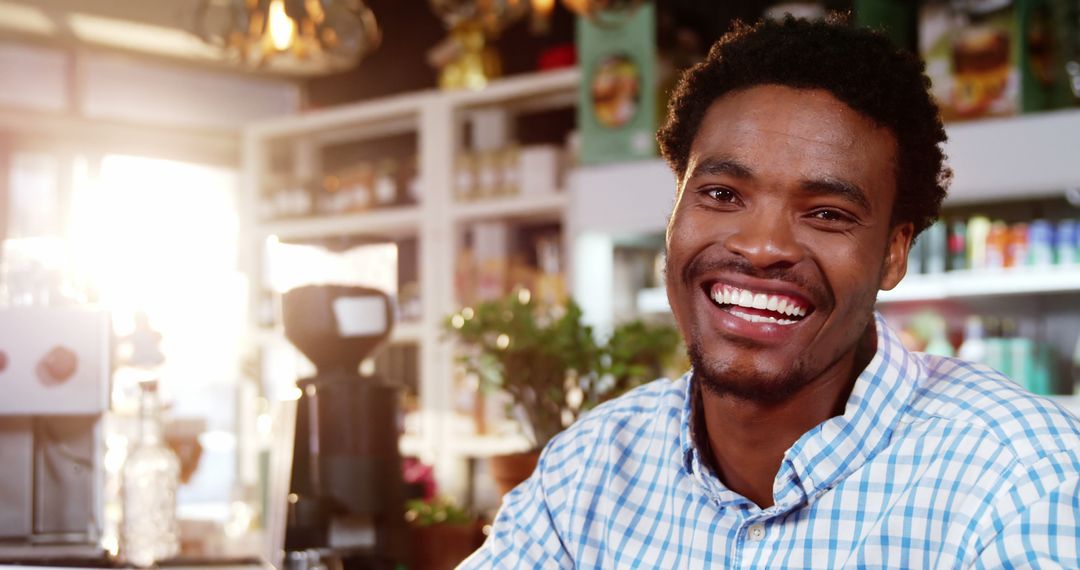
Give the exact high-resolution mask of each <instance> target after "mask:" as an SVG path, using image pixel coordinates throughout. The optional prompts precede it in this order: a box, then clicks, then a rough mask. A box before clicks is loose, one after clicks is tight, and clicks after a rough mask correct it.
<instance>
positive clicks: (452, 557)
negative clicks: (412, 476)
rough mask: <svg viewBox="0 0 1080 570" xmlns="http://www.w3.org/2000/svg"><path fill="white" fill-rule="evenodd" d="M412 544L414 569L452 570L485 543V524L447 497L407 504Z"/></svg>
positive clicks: (406, 518)
mask: <svg viewBox="0 0 1080 570" xmlns="http://www.w3.org/2000/svg"><path fill="white" fill-rule="evenodd" d="M405 508H406V511H405V520H406V521H407V522H408V523H409V535H410V543H411V544H412V548H411V552H412V567H414V568H425V569H427V570H450V569H452V568H455V567H456V566H457V565H458V564H460V563H461V561H462V560H465V558H467V557H468V556H469V555H470V554H472V553H473V551H474V550H476V549H477V548H479V547H480V545H481V544H482V543H483V542H484V533H483V525H482V524H481V523H480V521H479V520H478V519H477V518H476V517H475V516H473V515H471V514H469V513H468V512H467V511H466V510H465V509H462V508H461V507H459V506H457V505H456V504H455V503H454V502H453V501H451V500H450V499H448V498H446V497H441V496H436V497H433V498H431V499H428V500H425V499H413V500H410V501H408V502H407V503H406V504H405Z"/></svg>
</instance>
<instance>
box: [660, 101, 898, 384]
mask: <svg viewBox="0 0 1080 570" xmlns="http://www.w3.org/2000/svg"><path fill="white" fill-rule="evenodd" d="M896 152H897V151H896V141H895V137H893V135H892V133H891V132H889V131H888V130H887V129H885V128H881V127H878V126H876V125H875V124H874V123H873V122H872V121H870V120H869V119H867V118H866V117H864V116H862V115H860V114H859V113H857V112H856V111H854V110H853V109H851V108H850V107H848V106H847V105H845V104H844V103H842V102H840V101H839V100H837V99H836V98H835V97H833V96H832V95H831V94H829V93H828V92H826V91H821V90H796V89H792V88H789V87H782V86H776V85H763V86H758V87H753V88H749V89H746V90H742V91H738V92H734V93H729V94H727V95H725V96H723V97H721V98H720V99H718V100H716V101H715V102H714V103H713V104H712V105H711V106H710V107H709V109H708V111H707V112H706V114H705V117H704V118H703V119H702V122H701V125H700V128H699V129H698V132H697V136H696V137H695V138H694V141H693V143H692V145H691V148H690V154H689V160H688V163H687V168H686V172H685V173H684V174H683V176H682V179H681V180H680V187H679V197H678V200H677V202H676V204H675V209H674V211H673V212H672V217H671V220H670V222H669V225H668V232H667V292H668V298H669V300H670V302H671V307H672V311H673V312H674V314H675V318H676V320H677V321H678V323H679V327H680V328H681V329H682V332H683V336H684V338H686V341H687V344H688V346H689V349H690V356H691V361H692V363H693V365H694V369H695V374H696V375H697V376H698V377H700V378H702V380H703V381H704V386H705V387H706V388H707V389H709V390H711V391H712V392H714V393H718V394H732V395H735V396H738V397H742V398H746V399H750V400H754V401H763V402H775V401H780V400H783V399H785V398H786V397H788V396H790V395H791V394H792V393H794V392H795V391H796V390H798V389H799V388H801V387H803V386H806V385H807V384H809V383H811V382H813V381H814V380H815V379H818V378H823V377H827V376H829V375H845V376H846V375H850V374H851V373H852V369H851V366H852V365H853V362H854V354H855V349H856V346H857V344H858V342H859V340H860V339H861V338H862V337H863V335H864V334H865V333H866V332H867V328H868V326H869V325H870V324H871V318H872V314H873V305H874V301H875V298H876V295H877V291H878V289H879V288H881V289H891V288H892V287H894V286H895V285H896V284H897V283H898V282H899V281H900V279H901V278H902V277H903V275H904V270H905V267H906V264H907V250H908V245H909V244H910V241H911V224H900V225H897V226H896V227H892V226H891V224H890V215H891V211H892V205H893V199H894V197H895V195H896Z"/></svg>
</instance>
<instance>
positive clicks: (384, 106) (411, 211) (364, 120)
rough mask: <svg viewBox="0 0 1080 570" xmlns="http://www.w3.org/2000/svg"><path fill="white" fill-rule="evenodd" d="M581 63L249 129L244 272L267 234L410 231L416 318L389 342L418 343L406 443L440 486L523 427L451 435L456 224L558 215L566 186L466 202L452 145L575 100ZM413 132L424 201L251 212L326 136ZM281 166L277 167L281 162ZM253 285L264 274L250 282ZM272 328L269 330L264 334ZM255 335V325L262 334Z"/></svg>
mask: <svg viewBox="0 0 1080 570" xmlns="http://www.w3.org/2000/svg"><path fill="white" fill-rule="evenodd" d="M578 81H579V73H578V71H577V70H576V69H567V70H560V71H551V72H543V73H536V74H531V75H526V76H520V77H514V78H509V79H505V80H500V81H496V82H494V83H492V84H490V85H489V86H488V87H487V88H485V89H483V90H482V91H475V92H473V91H462V92H449V93H447V92H439V91H427V92H421V93H412V94H407V95H402V96H396V97H390V98H386V99H381V100H375V101H370V102H364V103H359V104H354V105H346V106H341V107H336V108H333V109H328V110H319V111H313V112H309V113H304V114H300V115H297V116H292V117H285V118H281V119H276V120H272V121H266V122H262V123H259V124H256V125H253V126H251V127H250V128H248V129H247V130H246V132H245V135H244V174H245V176H244V179H245V191H244V196H245V200H246V204H244V208H243V211H244V212H248V213H249V214H248V216H247V218H246V219H245V220H244V221H243V224H244V225H243V230H242V231H243V235H244V236H245V238H246V240H247V252H248V256H247V259H246V267H245V269H246V270H247V273H248V275H259V274H260V273H259V268H258V263H257V260H258V259H260V255H261V253H260V252H261V248H262V244H263V243H264V240H265V239H266V238H268V237H270V236H276V237H277V238H279V239H281V240H297V239H318V238H333V237H337V236H377V237H385V238H399V237H406V236H415V237H416V238H417V243H418V248H419V259H418V270H419V284H420V305H421V319H420V321H418V322H408V323H403V324H400V325H399V326H398V327H397V328H396V329H395V330H394V332H393V333H392V341H394V342H415V343H417V344H418V346H419V353H420V371H421V373H420V376H421V379H420V394H419V396H420V404H421V409H422V412H421V417H420V430H419V431H420V434H419V436H409V437H406V438H403V440H402V448H403V450H405V451H407V452H409V453H415V454H419V455H420V456H421V457H422V458H423V459H425V460H426V461H429V462H433V463H434V464H435V465H436V473H437V474H438V475H439V478H440V481H439V482H440V485H441V486H442V488H443V489H444V490H446V491H449V492H451V493H455V494H459V495H460V494H461V490H462V486H463V485H464V484H465V481H464V480H463V479H464V478H463V476H462V472H461V468H462V463H463V462H461V461H459V458H460V457H461V456H486V455H491V454H493V453H499V452H509V451H520V450H522V449H524V448H525V447H527V443H526V442H525V441H524V440H523V439H522V438H520V437H497V436H483V437H455V430H454V429H453V428H454V426H455V425H456V423H457V422H455V421H454V418H453V417H452V415H453V414H452V405H451V402H452V399H453V392H452V379H453V354H452V349H451V347H450V346H449V345H448V343H447V342H446V341H445V340H444V339H443V336H442V332H441V325H442V320H443V319H444V318H445V316H446V315H449V314H451V313H452V312H454V311H456V310H458V309H459V308H460V307H458V306H457V302H456V300H455V299H454V270H455V267H454V260H455V259H456V257H457V253H458V251H457V250H458V244H459V243H460V241H461V240H460V239H459V238H460V232H461V231H462V230H463V227H465V225H466V224H468V223H470V222H473V221H477V220H504V219H508V220H515V221H518V220H557V221H562V220H563V218H564V216H565V213H566V210H567V208H568V205H569V199H568V197H567V195H566V194H565V193H563V192H558V193H554V194H550V195H527V196H525V195H521V196H515V197H507V198H502V199H491V200H489V201H477V202H466V203H459V202H455V201H454V199H453V180H454V164H455V156H456V155H457V153H458V152H459V150H461V149H460V147H461V141H462V140H463V139H464V137H463V136H462V132H463V129H464V128H465V126H466V125H467V124H469V123H471V122H474V121H476V120H479V119H478V117H479V116H480V115H484V118H485V119H486V120H490V119H491V116H492V113H496V114H501V115H502V116H501V117H496V119H499V120H501V121H503V122H504V123H505V122H507V121H508V118H509V117H512V116H514V115H516V114H519V113H527V112H535V111H542V110H545V109H554V108H565V107H571V106H573V104H574V102H575V101H576V98H577V89H578ZM403 134H415V136H416V140H417V155H418V157H419V158H418V169H419V172H420V187H421V191H420V193H419V194H420V202H419V203H418V204H416V205H415V206H403V207H395V208H388V209H380V210H371V211H367V212H362V213H355V214H344V215H334V216H312V217H305V218H301V219H288V220H274V221H261V220H259V219H257V218H256V217H255V214H254V212H256V211H257V210H258V209H257V208H256V207H255V205H256V202H257V200H258V197H259V196H260V193H261V192H263V191H265V189H266V187H267V186H270V185H272V184H275V183H276V184H280V183H281V181H282V180H287V179H290V178H291V179H296V180H315V179H317V176H319V175H320V174H321V168H320V165H319V156H320V151H321V150H322V149H323V148H325V147H327V146H330V145H338V144H342V143H352V142H361V141H370V140H375V139H380V138H383V137H391V136H397V135H403ZM282 148H285V149H287V152H285V153H284V154H285V155H287V157H288V160H286V161H285V162H286V163H287V164H290V165H291V167H290V168H289V169H288V170H289V171H288V172H280V171H275V170H274V164H275V160H279V159H280V155H281V154H282V152H281V149H282ZM279 170H280V169H279ZM255 285H257V284H255ZM267 334H280V333H272V332H271V333H266V332H265V331H264V332H263V333H262V335H261V337H262V338H264V339H265V336H266V335H267ZM256 338H260V335H256Z"/></svg>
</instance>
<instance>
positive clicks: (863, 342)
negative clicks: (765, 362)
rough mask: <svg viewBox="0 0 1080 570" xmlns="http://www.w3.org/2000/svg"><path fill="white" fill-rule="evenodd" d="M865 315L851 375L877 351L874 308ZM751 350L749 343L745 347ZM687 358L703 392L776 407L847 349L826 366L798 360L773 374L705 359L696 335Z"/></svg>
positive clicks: (831, 361)
mask: <svg viewBox="0 0 1080 570" xmlns="http://www.w3.org/2000/svg"><path fill="white" fill-rule="evenodd" d="M864 314H865V315H866V316H865V318H864V319H862V320H861V321H862V322H860V323H858V324H856V325H855V326H856V327H858V328H859V329H860V330H861V331H862V333H861V334H860V335H859V336H858V338H857V339H856V340H855V344H854V347H853V348H854V350H855V357H854V359H853V360H854V362H853V367H854V368H853V370H851V374H852V376H853V377H854V376H857V375H858V373H859V372H861V371H862V369H863V368H865V367H866V365H867V364H868V363H869V362H870V359H871V358H873V355H874V353H875V352H876V350H877V328H876V325H875V324H874V319H873V310H872V308H871V309H870V310H868V311H866V312H865V313H864ZM727 342H733V343H736V344H740V343H739V341H737V340H733V339H729V340H728V341H727ZM744 348H746V349H750V348H752V345H750V344H748V343H747V345H746V346H745V347H744ZM686 352H687V356H688V357H689V359H690V365H691V367H692V370H693V380H694V382H696V383H697V384H698V385H699V386H701V387H702V388H703V389H704V390H706V391H708V392H709V393H711V394H714V395H716V396H719V397H723V398H731V399H735V400H741V401H744V402H750V403H754V404H757V405H760V406H774V405H777V404H780V403H782V402H785V401H787V400H788V399H790V398H791V397H792V396H794V395H795V394H797V393H798V392H799V391H800V390H802V389H803V388H804V387H806V386H807V385H809V384H811V383H813V382H814V380H816V379H817V378H819V377H820V376H821V374H822V372H823V371H825V370H828V369H830V368H832V367H833V366H835V365H836V364H837V362H838V361H839V360H840V359H841V358H842V356H843V354H845V353H846V352H847V351H846V350H841V351H838V352H837V354H835V355H830V357H829V358H828V359H826V360H825V362H824V363H817V364H819V365H820V364H824V365H823V366H813V364H814V363H811V362H809V361H808V360H802V359H800V360H795V361H794V362H792V363H791V364H790V365H789V366H788V367H787V368H786V369H781V370H779V371H773V372H772V373H770V372H768V371H764V370H760V369H758V368H755V367H753V366H751V365H739V364H736V363H728V362H724V361H715V360H709V359H708V358H706V357H705V351H704V350H703V349H702V346H701V341H700V337H699V336H698V335H694V337H693V340H690V341H689V342H688V343H687V347H686Z"/></svg>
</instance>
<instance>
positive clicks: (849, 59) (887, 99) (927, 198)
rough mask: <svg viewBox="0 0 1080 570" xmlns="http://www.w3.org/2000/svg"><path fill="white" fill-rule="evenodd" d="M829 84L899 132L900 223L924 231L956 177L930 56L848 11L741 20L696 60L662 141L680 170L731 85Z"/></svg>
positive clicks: (895, 214) (896, 213)
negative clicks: (859, 24) (852, 18)
mask: <svg viewBox="0 0 1080 570" xmlns="http://www.w3.org/2000/svg"><path fill="white" fill-rule="evenodd" d="M770 84H771V85H784V86H788V87H793V88H796V89H822V90H825V91H828V92H829V93H831V94H832V95H833V96H834V97H836V98H837V99H839V100H840V101H842V102H844V103H845V104H847V105H848V106H849V107H851V108H852V109H854V110H855V111H858V112H859V113H861V114H862V115H864V116H866V117H867V118H869V119H871V120H872V121H874V123H875V124H877V125H879V126H882V127H885V128H887V129H889V130H890V132H892V134H893V136H894V137H895V138H896V142H897V148H898V151H897V155H898V156H897V164H896V176H897V179H896V180H897V184H896V188H897V195H896V201H895V204H894V205H893V211H892V223H894V224H896V223H904V222H911V223H912V224H913V225H914V230H915V231H914V235H918V234H919V233H920V232H922V231H923V230H924V229H926V228H927V227H928V226H929V225H930V224H932V223H933V222H934V220H935V219H937V216H938V213H939V211H940V209H941V201H942V200H943V199H944V198H945V192H946V188H947V186H948V184H949V180H950V179H951V171H950V170H949V169H948V167H947V166H946V165H945V155H944V153H943V151H942V148H941V146H942V143H944V142H945V139H946V137H945V129H944V128H943V127H942V124H941V118H940V115H939V113H938V108H937V105H935V104H934V102H933V100H932V99H931V98H930V94H929V87H930V80H929V79H928V78H927V77H926V75H925V73H924V66H923V63H922V61H921V60H919V59H918V58H917V57H915V56H914V55H912V54H911V53H909V52H907V51H905V50H900V49H897V48H896V47H895V46H894V45H893V44H892V42H891V41H890V40H889V39H888V38H886V37H885V36H884V35H882V34H881V33H879V32H877V31H873V30H869V29H866V28H856V27H853V26H851V25H850V24H848V23H847V20H846V18H845V17H844V16H842V15H832V16H830V17H829V18H827V19H826V20H824V21H814V22H810V21H806V20H801V19H795V18H792V17H790V16H788V17H787V18H785V19H784V20H781V21H774V20H765V21H762V22H759V23H757V24H756V25H753V26H748V25H744V24H740V23H736V25H735V27H734V29H733V30H732V31H730V32H728V33H727V34H726V35H725V36H724V37H723V38H721V39H720V40H719V41H718V42H716V44H715V45H713V47H712V49H711V50H710V51H709V55H708V57H707V58H706V59H705V61H703V62H701V63H698V64H697V65H695V66H694V67H692V68H690V69H689V70H687V72H686V73H685V74H684V75H683V76H682V79H681V80H680V81H679V84H678V85H677V86H676V88H675V91H674V93H673V94H672V97H671V101H670V103H669V104H668V116H667V121H666V122H665V124H664V125H663V126H662V127H661V128H660V130H659V132H658V133H657V140H658V142H659V143H660V151H661V153H662V154H663V156H664V158H665V159H666V160H667V162H668V164H669V165H670V166H671V168H672V170H674V171H675V174H676V176H678V178H679V180H680V181H681V180H682V179H683V176H684V175H685V173H686V167H687V161H688V158H689V154H690V145H691V143H692V142H693V140H694V137H695V136H696V135H697V130H698V126H699V125H700V123H701V120H702V118H703V117H704V116H705V112H706V111H707V110H708V108H709V106H710V105H711V104H712V103H713V102H714V101H716V100H717V99H719V98H720V97H722V96H723V95H725V94H728V93H731V92H734V91H739V90H742V89H747V88H750V87H754V86H758V85H770Z"/></svg>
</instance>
